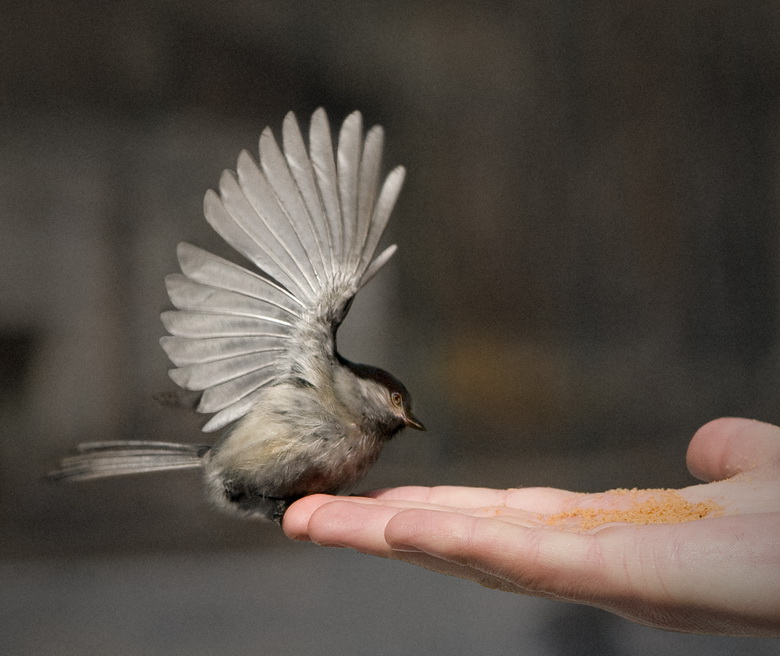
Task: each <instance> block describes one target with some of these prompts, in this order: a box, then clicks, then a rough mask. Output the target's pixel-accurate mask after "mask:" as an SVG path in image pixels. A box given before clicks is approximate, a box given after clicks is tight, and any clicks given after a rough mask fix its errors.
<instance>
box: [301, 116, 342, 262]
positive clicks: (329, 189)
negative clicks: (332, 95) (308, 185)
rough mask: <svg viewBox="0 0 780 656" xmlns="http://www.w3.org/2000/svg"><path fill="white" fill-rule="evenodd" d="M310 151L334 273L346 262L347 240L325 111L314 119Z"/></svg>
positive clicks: (310, 128)
mask: <svg viewBox="0 0 780 656" xmlns="http://www.w3.org/2000/svg"><path fill="white" fill-rule="evenodd" d="M309 150H310V155H311V163H312V167H313V168H314V176H315V178H316V180H317V189H318V190H319V194H320V199H321V201H322V206H323V209H324V210H325V217H324V218H325V221H326V222H327V224H328V229H329V232H330V237H331V243H330V248H331V258H332V261H333V266H334V273H335V272H336V271H337V270H338V269H339V267H341V264H342V262H343V244H344V239H343V237H342V232H343V231H342V229H341V207H340V206H339V192H338V182H337V178H336V162H335V160H334V159H333V141H332V139H331V135H330V125H329V124H328V117H327V116H326V115H325V111H324V110H323V109H318V110H317V111H316V112H314V115H313V116H312V117H311V126H310V127H309Z"/></svg>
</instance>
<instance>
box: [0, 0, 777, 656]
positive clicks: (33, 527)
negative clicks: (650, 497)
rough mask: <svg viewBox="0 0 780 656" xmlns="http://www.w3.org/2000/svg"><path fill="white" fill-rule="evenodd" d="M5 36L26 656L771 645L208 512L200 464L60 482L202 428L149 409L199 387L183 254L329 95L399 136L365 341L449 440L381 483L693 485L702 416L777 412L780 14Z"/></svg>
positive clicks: (110, 10) (31, 6)
mask: <svg viewBox="0 0 780 656" xmlns="http://www.w3.org/2000/svg"><path fill="white" fill-rule="evenodd" d="M3 5H8V3H3ZM2 15H3V19H2V22H3V28H2V38H0V100H1V103H0V226H2V231H1V233H0V234H1V235H2V237H1V238H0V280H2V283H1V284H0V434H1V435H2V439H1V440H0V471H1V474H2V478H0V521H1V522H2V526H1V529H2V531H1V533H0V556H1V557H2V562H0V580H2V585H0V605H2V607H3V613H2V614H1V615H0V646H2V645H3V643H4V642H7V643H8V644H7V645H6V646H7V649H4V650H3V651H4V653H18V654H37V653H51V654H60V653H61V654H70V653H74V654H76V653H79V654H83V653H166V654H176V653H188V654H197V653H215V652H225V653H233V654H245V653H246V654H250V653H271V652H274V653H290V654H297V653H307V652H309V651H312V650H313V651H317V650H318V649H319V650H320V652H321V653H356V654H357V653H464V654H465V653H497V654H498V653H507V654H508V653H534V654H558V653H561V654H564V653H565V654H568V653H574V652H575V651H576V652H577V653H594V654H596V653H597V654H611V653H616V654H645V653H656V652H655V651H654V650H655V649H657V650H661V651H663V652H664V653H686V654H696V653H731V652H732V651H733V650H734V649H736V648H737V647H736V646H735V645H737V646H738V648H739V650H740V653H746V654H747V653H756V654H759V653H774V652H771V650H772V649H774V648H776V645H773V643H772V642H771V641H737V642H735V641H731V640H728V639H714V638H705V637H684V636H676V635H672V634H664V633H661V632H658V631H653V630H649V629H641V628H638V627H635V626H633V625H631V624H629V623H627V622H625V621H623V620H620V619H617V618H613V617H611V616H609V615H607V614H605V613H602V612H600V611H594V610H589V609H580V608H577V607H573V606H567V605H563V604H550V603H546V602H541V601H539V600H535V599H521V598H515V597H510V596H509V595H502V594H499V593H495V592H490V591H483V590H480V589H478V588H476V587H475V586H469V585H468V584H465V583H462V582H459V581H450V580H447V579H444V578H443V577H436V576H434V575H430V574H427V573H425V572H420V571H417V570H412V569H411V568H408V567H405V566H403V565H400V564H397V563H383V562H380V561H377V560H374V559H367V558H365V557H360V556H357V555H355V554H349V553H341V552H332V551H321V550H317V549H316V548H313V547H308V546H305V545H293V544H289V543H288V542H287V541H285V540H284V539H283V538H282V537H281V536H280V534H279V531H278V530H277V529H276V528H275V527H271V526H265V525H255V524H251V523H242V522H236V521H233V520H231V519H229V518H224V517H222V516H220V515H218V514H216V513H215V512H213V511H212V510H210V509H209V508H208V507H206V505H205V503H204V501H203V499H202V496H201V488H200V484H199V481H198V479H197V476H196V475H194V474H192V473H186V472H184V473H174V474H171V475H170V476H151V477H148V478H143V479H126V480H115V481H101V482H95V483H93V484H89V485H87V484H85V485H79V486H71V487H54V486H51V485H47V484H43V483H42V482H41V480H40V479H41V476H42V475H43V474H44V473H45V472H46V471H47V469H48V468H49V467H50V466H51V465H52V464H53V463H54V462H55V461H56V459H57V458H58V457H59V455H61V454H62V453H63V452H64V451H66V450H67V449H68V448H70V447H71V446H72V445H74V444H75V443H77V442H78V441H83V440H91V439H111V438H138V439H144V438H149V439H176V440H185V441H191V442H199V441H202V440H203V437H202V436H201V435H200V434H199V422H198V420H197V418H195V417H192V416H189V415H188V414H186V413H181V412H175V411H170V410H166V409H163V408H159V407H157V406H155V404H154V403H153V402H152V401H151V395H152V394H153V393H155V392H159V391H163V390H166V389H170V388H171V387H172V383H170V382H169V381H168V379H167V376H166V373H165V372H166V369H167V366H168V363H167V361H166V358H165V356H164V354H163V353H162V351H161V350H160V348H159V346H158V345H157V340H158V338H159V337H160V335H162V333H163V330H162V326H161V325H160V323H159V319H158V314H159V312H160V310H161V309H164V308H165V307H166V302H167V300H166V296H165V290H164V287H163V284H162V280H163V277H164V275H165V274H166V273H170V272H173V271H174V270H175V269H176V262H175V254H174V251H175V245H176V243H177V242H178V241H181V240H184V239H186V240H189V241H192V242H194V243H196V244H198V245H200V246H204V247H207V248H210V249H212V250H216V251H218V252H220V253H222V254H226V253H228V250H227V249H226V248H225V247H224V246H223V245H221V244H220V243H219V241H218V239H217V238H216V236H215V235H213V234H212V233H211V232H210V229H209V227H208V226H207V224H206V223H205V221H204V220H203V218H202V212H201V201H202V195H203V192H204V191H205V189H206V188H208V187H210V186H211V187H213V186H215V185H216V184H217V181H218V177H219V174H220V172H221V170H222V169H223V168H227V167H232V166H234V164H235V159H236V156H237V154H238V152H239V150H240V149H241V148H250V149H252V150H254V149H256V140H257V137H258V136H259V133H260V131H261V130H262V128H263V127H264V126H265V125H271V126H272V127H273V128H274V129H276V130H277V132H278V130H279V128H280V126H281V121H282V118H283V116H284V114H285V113H286V112H287V111H288V110H290V109H292V110H295V111H296V112H297V114H298V116H299V118H300V119H301V120H302V122H304V123H306V122H307V121H308V116H309V115H310V113H311V111H312V110H313V109H315V108H316V107H318V106H324V107H325V108H326V109H327V110H328V112H329V114H330V116H331V119H332V121H333V122H334V124H337V123H339V122H340V121H341V120H342V118H343V117H344V116H345V115H346V114H347V113H348V112H350V111H352V110H353V109H360V110H362V111H363V113H364V116H365V121H366V124H367V125H370V124H373V123H380V124H382V125H384V126H385V128H386V131H387V155H386V164H387V168H388V170H389V168H390V167H391V166H394V165H396V164H404V165H405V166H406V167H407V169H408V177H407V184H406V188H405V190H404V192H403V193H402V197H401V201H400V202H399V205H398V207H397V209H396V212H395V217H394V219H393V221H392V222H391V226H390V229H389V236H388V239H392V240H393V241H395V242H397V243H398V244H399V247H400V250H399V253H398V255H397V256H396V258H395V260H394V262H393V263H392V265H390V266H389V267H388V268H387V269H386V270H385V271H384V272H383V273H382V275H381V276H380V277H379V278H378V279H377V280H376V281H375V282H373V283H372V284H371V286H370V287H369V288H368V289H367V290H366V292H365V294H364V295H363V296H362V297H361V298H359V299H358V301H357V302H356V304H355V307H354V310H353V314H352V315H351V316H350V318H349V320H348V322H347V324H346V325H345V327H344V330H343V334H340V344H341V345H342V350H343V352H344V354H345V355H346V356H347V357H349V358H350V359H353V360H358V361H365V362H370V363H372V364H376V365H380V366H383V367H385V368H387V369H389V370H390V371H392V372H393V373H395V374H396V375H397V376H398V377H399V378H401V379H402V380H403V381H404V382H405V383H406V384H407V386H408V387H409V389H410V390H411V391H412V392H413V394H414V396H415V406H416V410H417V412H418V414H419V415H420V417H421V418H422V419H423V420H424V421H425V423H426V424H427V425H428V426H429V432H428V433H427V434H425V435H419V434H413V435H412V434H407V435H403V436H402V437H401V438H399V439H398V440H397V441H396V442H394V443H393V444H392V445H391V446H390V448H389V449H388V451H387V453H386V455H385V457H383V459H382V460H381V461H380V463H379V464H378V466H377V467H376V469H375V470H374V472H372V474H371V475H370V478H369V480H368V481H366V486H367V487H373V486H379V485H396V484H405V483H419V484H437V483H448V484H471V485H485V486H491V487H506V486H513V485H552V486H556V487H567V488H573V489H578V490H586V491H587V490H601V489H605V488H609V487H615V486H628V487H632V486H643V487H645V486H679V485H685V484H689V483H690V482H691V481H692V479H691V478H690V476H689V475H688V474H687V473H686V471H685V466H684V453H685V448H686V445H687V441H688V439H689V438H690V436H691V435H692V434H693V432H694V431H695V429H696V428H697V427H698V426H700V425H701V424H703V423H704V422H706V421H707V420H709V419H712V418H715V417H717V416H720V415H725V414H735V415H743V416H750V417H756V418H760V419H763V420H766V421H772V422H779V421H780V404H779V403H778V393H779V392H780V370H779V369H778V355H779V353H778V306H777V298H778V285H777V279H778V278H777V274H778V237H779V235H778V230H777V223H778V209H779V208H778V200H777V198H778V183H779V182H780V178H779V177H778V146H780V139H779V135H778V127H777V126H778V115H779V113H780V112H779V111H778V101H779V100H780V38H779V36H780V5H778V4H777V3H776V2H759V1H756V2H750V3H743V2H736V1H721V2H718V1H714V0H713V1H709V2H692V1H686V2H679V1H678V2H649V3H624V2H613V1H604V2H591V3H580V2H570V1H552V0H546V1H540V2H529V3H483V4H481V5H477V3H467V2H450V3H411V2H409V3H406V2H397V3H386V4H385V3H383V4H380V3H356V2H349V1H344V0H338V1H331V2H319V3H311V2H309V3H295V2H289V3H282V2H276V3H261V2H254V1H250V0H246V1H242V2H225V3H215V2H205V1H201V0H167V1H166V2H162V1H159V2H157V1H148V2H143V1H141V0H129V1H126V2H123V3H98V2H88V1H86V0H80V1H73V2H60V3H55V5H54V6H51V3H27V4H26V5H23V4H22V3H12V4H11V5H10V6H3V7H2ZM589 647H590V652H588V651H586V650H588V648H589ZM372 650H373V651H372ZM523 650H526V651H525V652H524V651H523ZM697 650H698V651H697Z"/></svg>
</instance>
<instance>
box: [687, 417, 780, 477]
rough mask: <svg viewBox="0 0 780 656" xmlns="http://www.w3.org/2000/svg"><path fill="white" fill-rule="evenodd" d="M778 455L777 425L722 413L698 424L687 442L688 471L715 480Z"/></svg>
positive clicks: (696, 475) (779, 457) (779, 436)
mask: <svg viewBox="0 0 780 656" xmlns="http://www.w3.org/2000/svg"><path fill="white" fill-rule="evenodd" d="M778 459H780V428H778V427H777V426H773V425H772V424H767V423H764V422H761V421H756V420H754V419H742V418H738V417H722V418H720V419H715V420H713V421H710V422H709V423H707V424H705V425H704V426H702V427H701V428H700V429H699V430H698V431H696V433H695V434H694V436H693V438H691V442H690V444H689V445H688V453H687V455H686V461H687V465H688V471H690V472H691V474H693V475H694V476H695V477H696V478H698V479H700V480H703V481H718V480H723V479H726V478H730V477H731V476H734V475H736V474H739V473H741V472H744V471H748V470H751V469H755V468H756V467H759V466H761V465H763V464H765V463H767V462H769V461H772V460H778Z"/></svg>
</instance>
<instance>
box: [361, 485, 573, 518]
mask: <svg viewBox="0 0 780 656" xmlns="http://www.w3.org/2000/svg"><path fill="white" fill-rule="evenodd" d="M366 496H367V497H370V498H373V499H381V500H382V501H398V500H407V501H419V502H422V503H432V504H436V505H440V506H450V507H453V508H464V509H465V508H481V507H491V508H494V507H510V508H519V509H522V510H527V511H529V512H536V513H541V514H548V513H555V512H560V511H561V510H564V509H568V508H569V507H571V505H572V503H575V502H576V501H578V500H579V499H580V498H581V497H582V495H581V494H579V493H577V492H568V491H567V490H558V489H555V488H548V487H527V488H511V489H508V490H494V489H491V488H481V487H459V486H454V485H440V486H437V487H415V486H408V487H396V488H386V489H383V490H375V491H373V492H368V493H366Z"/></svg>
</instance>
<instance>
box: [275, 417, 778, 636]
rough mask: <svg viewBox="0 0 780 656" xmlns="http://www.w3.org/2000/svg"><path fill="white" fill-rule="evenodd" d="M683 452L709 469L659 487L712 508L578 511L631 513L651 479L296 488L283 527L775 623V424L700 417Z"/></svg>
mask: <svg viewBox="0 0 780 656" xmlns="http://www.w3.org/2000/svg"><path fill="white" fill-rule="evenodd" d="M687 461H688V468H689V470H690V471H691V473H692V474H693V475H695V476H696V477H698V478H699V479H701V480H704V481H714V482H709V483H707V484H702V485H694V486H691V487H687V488H684V489H682V490H679V491H677V492H678V495H679V496H678V495H677V494H675V493H670V494H675V496H678V498H679V499H680V500H681V502H682V503H683V504H686V502H687V505H688V506H689V507H692V508H697V507H702V508H709V509H715V508H717V511H716V512H712V513H710V514H708V515H707V516H706V517H704V518H703V519H696V520H694V521H687V522H684V523H676V524H662V523H650V524H646V525H637V524H634V523H626V522H619V521H617V522H616V521H612V522H610V523H607V524H601V525H597V524H598V521H596V522H595V524H596V525H595V526H594V522H584V521H582V518H584V517H587V516H588V513H590V514H591V515H593V516H595V517H596V519H598V517H599V515H603V517H605V518H606V519H612V520H615V519H618V520H619V519H621V518H629V521H632V520H631V519H630V518H631V515H630V510H631V508H632V507H634V508H636V507H642V502H643V501H646V500H647V499H648V497H651V496H653V495H656V496H658V491H655V492H654V491H644V492H643V491H638V492H636V493H632V494H629V495H627V494H625V491H624V492H623V493H621V492H619V491H613V492H605V493H602V494H596V495H594V494H578V493H574V492H567V491H565V490H557V489H551V488H525V489H512V490H490V489H482V488H467V487H433V488H423V487H402V488H393V489H388V490H380V491H378V492H375V493H372V494H371V495H370V496H367V497H333V496H328V495H312V496H309V497H305V498H303V499H301V500H299V501H297V502H296V503H294V504H293V505H292V506H290V508H289V509H288V510H287V512H286V514H285V516H284V522H283V528H284V531H285V533H286V534H287V535H288V536H289V537H291V538H294V539H298V540H311V541H313V542H316V543H318V544H321V545H326V546H339V547H350V548H353V549H356V550H358V551H361V552H364V553H369V554H373V555H376V556H383V557H385V558H393V559H396V560H402V561H405V562H408V563H412V564H414V565H419V566H421V567H425V568H427V569H431V570H434V571H437V572H441V573H443V574H449V575H452V576H458V577H461V578H464V579H469V580H472V581H475V582H477V583H479V584H480V585H483V586H486V587H490V588H497V589H500V590H506V591H510V592H517V593H522V594H530V595H535V596H539V597H546V598H550V599H558V600H565V601H572V602H577V603H583V604H587V605H591V606H596V607H599V608H603V609H606V610H608V611H611V612H613V613H616V614H618V615H621V616H623V617H626V618H628V619H632V620H634V621H637V622H640V623H642V624H646V625H649V626H654V627H658V628H663V629H669V630H675V631H685V632H692V633H711V634H723V635H751V636H765V637H780V428H778V427H776V426H772V425H769V424H764V423H761V422H757V421H750V420H746V419H719V420H716V421H713V422H710V423H709V424H707V425H706V426H704V427H702V428H701V429H700V430H699V431H698V432H697V433H696V435H694V437H693V439H692V440H691V444H690V446H689V448H688V456H687ZM637 504H638V506H637ZM612 510H617V511H618V512H616V513H615V512H610V511H612ZM623 512H627V514H623ZM661 519H663V518H661ZM589 526H592V527H591V528H588V527H589Z"/></svg>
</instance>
